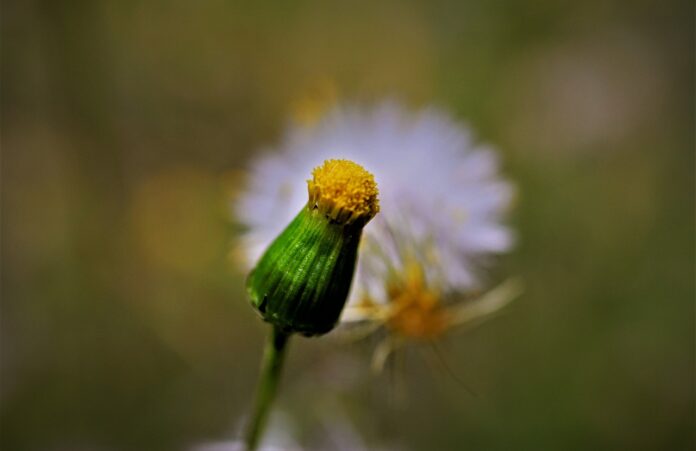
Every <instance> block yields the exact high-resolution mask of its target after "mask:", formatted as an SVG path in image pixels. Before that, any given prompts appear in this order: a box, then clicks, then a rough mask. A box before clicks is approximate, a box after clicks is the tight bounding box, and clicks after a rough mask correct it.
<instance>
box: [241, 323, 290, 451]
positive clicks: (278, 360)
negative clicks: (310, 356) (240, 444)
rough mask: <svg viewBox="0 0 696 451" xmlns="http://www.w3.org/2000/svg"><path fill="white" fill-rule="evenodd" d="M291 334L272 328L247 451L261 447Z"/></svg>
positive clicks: (249, 431)
mask: <svg viewBox="0 0 696 451" xmlns="http://www.w3.org/2000/svg"><path fill="white" fill-rule="evenodd" d="M289 339H290V334H288V333H285V332H283V331H282V330H281V329H280V328H279V327H278V326H271V333H270V334H269V335H268V339H267V341H266V347H265V349H264V351H263V362H262V364H261V374H260V381H259V386H258V388H257V391H256V402H255V404H254V411H253V413H252V415H251V421H250V422H249V424H248V426H247V430H246V435H245V443H246V449H247V451H254V450H256V448H257V447H258V445H259V441H260V439H261V432H262V431H263V429H264V427H265V425H266V421H267V419H268V413H269V411H270V407H271V404H272V403H273V398H275V394H276V392H277V391H278V383H279V381H280V375H281V372H282V371H283V362H284V361H285V354H286V350H287V345H288V341H289Z"/></svg>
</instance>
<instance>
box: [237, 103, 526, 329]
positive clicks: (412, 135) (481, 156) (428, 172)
mask: <svg viewBox="0 0 696 451" xmlns="http://www.w3.org/2000/svg"><path fill="white" fill-rule="evenodd" d="M332 158H342V159H349V160H352V161H355V162H357V163H358V164H360V165H362V166H364V167H365V168H366V169H367V170H368V171H370V172H371V173H373V174H374V175H375V179H376V180H377V183H378V186H379V192H380V207H381V212H380V214H379V215H377V217H375V219H374V220H373V221H372V222H371V223H370V224H369V225H368V226H367V227H366V228H365V230H364V236H363V245H362V249H361V252H360V255H359V258H358V266H357V269H356V276H355V280H354V282H353V288H352V290H351V295H350V298H349V302H348V305H347V307H346V310H345V311H344V315H343V316H342V320H343V321H348V320H361V319H378V318H380V319H381V320H382V321H383V322H384V323H385V324H387V325H388V324H392V325H394V318H395V316H397V317H398V316H399V313H398V312H402V311H403V310H408V308H406V307H407V306H406V304H408V305H409V306H410V305H411V304H413V303H414V302H415V303H416V304H418V305H420V304H421V303H423V302H424V299H422V298H423V296H422V295H418V296H416V295H415V294H414V293H411V294H413V295H414V296H416V298H418V301H417V302H416V301H415V300H414V299H411V300H409V301H399V302H396V301H398V299H397V298H399V297H401V298H404V293H406V292H413V291H414V290H419V291H420V292H427V293H428V296H425V297H426V298H433V299H432V301H425V304H430V303H434V305H438V306H439V305H441V304H443V305H444V303H441V302H440V301H441V300H443V299H444V298H445V297H446V296H449V295H450V294H452V293H472V292H473V291H474V290H478V289H480V288H481V280H480V270H481V268H482V266H485V264H486V263H487V260H489V259H490V257H491V256H494V255H496V254H500V253H504V252H506V251H508V250H509V249H510V248H511V246H512V244H513V236H512V233H511V231H510V229H509V228H508V227H507V226H506V225H505V224H504V222H503V221H504V216H505V213H506V210H507V209H508V206H509V204H510V202H511V199H512V195H513V189H512V186H511V185H510V183H509V182H507V181H506V180H505V179H503V178H502V177H501V176H500V173H499V164H498V156H497V154H496V152H495V151H494V150H493V149H492V148H490V147H488V146H485V145H482V144H478V143H476V142H475V141H474V138H473V136H472V133H471V131H470V129H469V128H468V127H467V126H465V125H463V124H460V123H457V122H455V121H454V120H453V119H452V118H451V117H450V116H448V115H447V114H446V113H444V112H443V111H441V110H438V109H435V108H429V109H426V110H422V111H419V112H409V111H407V110H405V109H404V108H402V107H401V106H399V105H397V104H394V103H384V104H381V105H378V106H377V107H375V108H360V107H356V106H339V107H336V108H334V109H332V110H331V111H329V112H328V113H327V114H325V115H324V116H323V117H321V118H320V119H319V120H318V121H317V122H316V123H314V124H313V125H311V126H306V125H305V126H300V125H297V124H292V125H290V127H289V128H288V130H287V132H286V134H285V136H284V139H283V141H282V144H281V145H280V146H278V147H277V148H276V149H272V150H270V151H268V152H267V153H266V154H265V155H264V156H262V157H261V158H259V159H258V160H256V161H254V162H253V163H252V165H251V168H250V175H249V180H248V184H247V186H246V189H245V191H244V192H243V193H242V194H241V195H240V196H239V197H238V198H237V200H236V202H235V204H234V213H235V217H236V219H237V220H238V221H240V222H241V223H242V224H243V225H244V226H246V231H245V232H243V234H242V236H241V242H240V244H241V250H242V254H243V257H244V260H245V262H246V264H247V265H248V268H252V267H253V265H254V264H255V263H256V261H257V260H258V258H259V257H260V256H261V255H262V253H263V252H264V250H265V249H266V247H267V246H268V245H269V244H270V243H271V242H272V241H273V240H274V239H275V237H276V236H278V234H279V233H280V232H281V231H282V230H283V228H284V227H285V226H286V225H287V224H288V223H289V222H290V221H291V220H292V219H293V217H294V216H295V215H296V214H297V212H298V211H299V210H300V209H301V208H302V207H303V206H304V205H305V204H306V203H307V185H306V183H305V181H304V180H303V179H302V178H301V177H302V176H299V174H310V173H311V172H312V168H314V167H316V166H318V165H320V164H321V163H322V162H323V161H324V160H327V159H332ZM421 294H422V293H421ZM498 294H500V293H498ZM504 294H505V296H503V298H500V296H497V298H499V299H498V301H499V302H498V304H500V303H501V299H507V298H509V294H510V293H508V292H507V291H506V292H505V293H504ZM414 296H410V298H413V297H414ZM406 297H409V296H406ZM404 302H406V304H404ZM409 303H410V304H409ZM493 304H495V303H491V301H490V300H487V305H486V308H483V310H485V311H488V310H492V309H493ZM496 305H497V304H496ZM387 307H388V308H387ZM464 307H466V308H468V309H470V310H471V308H472V307H474V305H472V304H471V303H469V302H467V303H465V305H464V306H462V308H464ZM428 308H430V307H428ZM477 308H478V309H479V310H481V309H482V307H480V306H479V307H477ZM420 310H421V311H422V309H420ZM474 310H475V309H474ZM469 313H472V312H471V311H470V312H469ZM446 316H447V317H448V318H450V319H448V320H447V321H445V322H446V323H447V324H443V325H442V326H441V327H435V326H433V324H430V326H431V328H432V327H435V329H437V330H438V331H439V330H440V329H446V328H447V327H449V326H450V325H451V324H450V322H452V321H454V320H452V318H453V317H460V316H462V315H461V314H454V313H453V312H451V311H447V315H446ZM464 316H466V314H465V315H464ZM475 316H476V315H475ZM467 318H468V317H467ZM421 319H422V318H421ZM402 320H403V321H402ZM413 321H415V322H418V321H417V320H413V319H408V320H406V319H404V318H400V319H399V321H397V322H403V323H404V324H401V325H400V326H399V325H397V327H401V328H405V329H409V328H413V330H406V331H405V332H406V333H405V334H404V335H410V336H429V335H431V334H430V333H429V332H428V331H424V330H420V329H419V327H421V326H418V325H416V324H415V323H414V324H412V325H409V324H406V323H410V322H413ZM457 321H461V320H457ZM435 322H436V323H437V322H438V321H435ZM426 329H428V327H427V325H426ZM401 332H404V330H401Z"/></svg>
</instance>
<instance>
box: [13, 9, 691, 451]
mask: <svg viewBox="0 0 696 451" xmlns="http://www.w3.org/2000/svg"><path fill="white" fill-rule="evenodd" d="M693 18H694V11H693V2H691V1H666V2H655V1H647V0H646V1H631V2H629V1H623V2H620V1H611V0H610V1H606V0H589V1H583V2H577V1H572V2H571V1H563V0H561V1H558V0H538V1H532V0H528V1H519V0H509V1H504V0H492V1H481V0H474V1H449V2H448V1H435V2H396V1H386V2H379V3H378V2H370V1H357V2H350V3H348V2H343V3H338V2H336V3H333V2H323V1H318V0H317V1H300V2H294V3H292V4H290V3H289V2H288V3H281V2H278V3H265V2H253V1H248V2H226V1H221V0H205V1H196V2H193V1H182V0H179V1H171V2H165V1H154V0H153V1H147V2H137V1H128V0H126V1H117V0H100V1H72V2H59V1H52V0H46V1H32V0H28V1H5V2H3V5H2V68H1V75H2V151H3V152H2V329H1V340H2V373H1V377H2V390H1V391H0V400H1V402H2V413H1V421H2V431H1V435H0V445H1V446H2V449H3V450H7V451H12V450H130V449H134V450H135V449H142V450H178V449H188V448H189V447H191V446H193V445H194V444H196V443H200V442H205V441H214V440H225V439H230V438H233V437H234V436H235V434H236V430H237V428H238V425H239V424H240V421H242V419H243V416H244V414H245V413H246V412H247V410H248V408H249V405H250V403H251V393H252V390H253V388H254V386H255V377H256V374H257V371H258V363H259V358H260V351H261V347H262V343H263V336H264V332H265V328H264V327H263V325H262V324H261V323H260V321H259V320H258V319H257V317H256V316H255V314H254V313H253V312H252V310H251V308H250V307H249V306H248V305H247V303H246V300H245V297H244V292H243V285H242V283H243V278H244V274H242V273H241V272H240V271H239V270H238V269H237V268H235V267H234V265H233V264H232V263H231V261H230V259H229V255H228V254H229V249H230V244H231V242H232V240H233V237H234V234H235V227H234V225H233V224H231V223H230V221H229V198H230V197H229V196H230V191H232V190H234V189H235V187H236V185H238V181H239V179H240V176H242V175H243V171H244V168H245V167H246V165H247V164H248V162H249V161H250V159H251V158H253V157H254V155H256V154H258V152H259V149H261V148H264V147H268V146H272V145H274V144H277V143H278V142H279V140H280V137H281V133H282V130H283V128H284V126H285V124H286V122H287V120H288V118H289V117H290V116H292V115H295V114H299V113H298V112H302V111H304V112H306V111H308V110H309V111H310V112H311V111H312V108H314V107H317V108H319V107H320V106H321V105H322V104H323V103H326V102H331V101H336V100H339V101H340V100H353V101H364V102H371V101H376V100H379V99H382V98H385V97H388V98H392V99H399V100H401V101H403V102H405V103H406V104H408V105H411V106H412V107H414V108H417V107H419V106H424V105H429V104H435V105H438V106H441V107H443V108H446V109H447V110H449V111H451V112H452V113H453V114H454V115H456V117H458V118H460V119H462V120H466V121H468V122H469V123H471V124H472V125H473V127H474V128H475V129H476V130H477V132H478V133H479V136H480V137H481V139H483V140H485V141H486V142H491V143H494V144H495V145H496V146H498V147H499V148H500V149H501V152H502V153H503V159H504V165H505V172H506V174H508V175H509V176H510V177H511V178H512V179H514V180H515V181H516V182H517V183H518V186H519V200H518V203H517V205H516V209H515V212H514V214H513V217H512V223H513V224H514V226H515V228H516V229H517V231H518V234H519V245H518V247H517V248H516V250H515V251H514V252H513V253H512V254H511V255H509V256H506V257H504V258H503V259H501V264H500V265H499V267H498V268H497V269H496V272H495V274H496V277H505V276H506V275H508V274H519V275H521V276H522V277H523V278H524V280H525V284H526V292H525V294H524V296H523V297H522V298H521V299H519V301H518V302H516V303H515V304H514V305H513V306H512V307H511V308H510V309H509V310H508V311H507V312H506V314H504V315H503V316H501V317H499V318H496V319H495V320H494V321H492V322H489V323H487V324H485V325H483V326H482V327H480V328H478V329H475V330H473V331H471V332H467V333H454V334H452V335H451V336H449V338H448V339H447V340H446V341H445V342H443V343H441V347H442V350H443V354H444V356H443V358H444V359H445V360H446V362H447V365H448V366H449V367H450V368H451V371H452V372H453V373H454V374H456V376H457V378H458V379H461V380H462V381H463V383H465V384H466V385H467V386H468V387H471V389H472V390H473V391H474V392H475V393H476V394H475V395H472V394H470V393H468V392H467V390H464V389H463V388H462V384H460V383H459V382H457V380H456V379H455V377H454V376H452V375H451V374H450V373H449V372H448V371H446V370H445V369H444V366H443V365H438V364H433V363H432V362H433V359H432V355H431V354H432V350H431V349H429V348H428V347H417V346H416V347H411V348H410V349H409V350H408V351H407V352H406V353H404V354H402V356H401V357H400V358H399V360H398V361H397V364H396V365H395V366H394V368H393V369H392V371H391V372H388V373H386V374H383V375H380V376H376V377H375V376H372V375H370V373H369V371H368V369H369V368H368V366H369V358H370V353H371V351H372V349H373V347H374V342H373V341H371V340H366V341H361V342H357V343H355V342H346V341H342V340H337V339H329V338H327V339H322V340H307V339H297V340H295V341H294V342H293V344H292V348H291V354H290V358H289V362H288V368H287V374H286V379H285V380H284V386H283V391H282V394H281V397H280V399H279V402H278V408H279V412H283V413H284V418H285V424H286V427H287V428H288V430H289V433H290V434H291V435H292V436H293V440H294V441H295V442H296V443H299V444H302V445H308V446H314V447H315V448H316V447H317V446H319V445H317V443H322V442H321V440H320V439H317V437H323V436H326V435H327V434H328V435H330V434H331V428H336V427H342V428H343V429H345V430H349V431H351V432H350V433H351V434H353V435H355V436H359V437H360V438H359V441H362V442H363V444H365V446H366V447H368V448H370V449H372V448H376V447H378V446H392V447H394V448H398V449H413V450H449V449H451V450H457V449H475V450H478V449H480V450H513V449H520V450H561V449H562V450H575V449H577V450H587V449H597V450H600V449H601V450H618V449H630V450H681V449H684V450H686V449H693V446H694V441H693V440H694V438H693V428H694V303H693V301H694V283H693V282H694V244H695V243H694V142H693V128H694V105H693V102H694V89H693V76H694V73H693V69H694V64H693V63H694V46H693ZM300 177H304V175H300ZM355 440H358V439H357V438H355ZM325 449H331V447H329V446H328V445H327V446H325Z"/></svg>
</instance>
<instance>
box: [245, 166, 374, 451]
mask: <svg viewBox="0 0 696 451" xmlns="http://www.w3.org/2000/svg"><path fill="white" fill-rule="evenodd" d="M307 189H308V197H309V199H308V201H307V204H306V205H305V206H304V207H303V208H302V209H301V210H300V212H299V213H298V214H297V216H296V217H295V219H294V220H293V221H292V222H291V223H290V224H289V225H288V226H287V227H286V228H285V230H283V232H281V234H280V235H278V237H277V238H276V239H275V240H274V241H273V242H272V243H271V245H270V246H269V247H268V249H266V252H265V253H264V255H263V256H262V257H261V259H260V260H259V261H258V262H257V264H256V267H255V268H254V269H253V270H252V271H251V272H250V273H249V277H247V293H248V295H249V301H250V303H251V305H252V307H254V309H256V311H257V313H258V314H259V316H261V318H263V320H264V321H266V322H267V323H269V324H271V334H270V335H269V337H268V342H267V344H266V349H265V351H264V357H263V363H262V365H261V376H260V380H259V386H258V389H257V390H258V391H257V393H256V402H255V405H254V411H253V414H252V416H251V421H250V422H249V426H248V429H247V431H246V437H245V439H246V446H247V449H248V450H250V451H253V450H255V449H256V448H257V446H258V445H259V442H260V440H261V437H262V435H263V429H264V426H265V423H266V419H267V417H268V413H269V410H270V407H271V403H272V402H273V398H274V397H275V394H276V391H277V390H278V383H279V380H280V375H281V372H282V368H283V360H284V358H285V353H286V349H287V343H288V340H289V338H290V335H291V334H293V333H299V334H302V335H304V336H307V337H312V336H319V335H323V334H325V333H327V332H329V331H330V330H331V329H333V328H334V326H335V325H336V323H337V322H338V319H339V317H340V315H341V311H342V310H343V307H344V305H345V302H346V299H347V297H348V292H349V290H350V285H351V282H352V280H353V273H354V271H355V263H356V260H357V254H358V245H359V242H360V237H361V235H362V229H363V227H364V226H365V224H367V223H368V222H369V221H370V220H371V219H372V218H373V217H374V216H375V215H376V214H377V212H378V211H379V203H378V199H377V194H378V192H377V184H376V183H375V181H374V177H373V175H372V174H370V173H369V172H367V171H366V170H365V169H364V168H362V166H360V165H358V164H356V163H353V162H352V161H348V160H327V161H325V162H324V164H323V165H322V166H320V167H317V168H315V169H314V171H313V172H312V179H310V180H308V181H307Z"/></svg>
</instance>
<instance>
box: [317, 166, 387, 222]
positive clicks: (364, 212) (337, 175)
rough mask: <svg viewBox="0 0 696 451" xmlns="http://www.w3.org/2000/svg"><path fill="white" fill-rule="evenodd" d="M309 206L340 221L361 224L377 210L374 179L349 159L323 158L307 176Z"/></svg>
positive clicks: (377, 203) (377, 202)
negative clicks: (324, 159)
mask: <svg viewBox="0 0 696 451" xmlns="http://www.w3.org/2000/svg"><path fill="white" fill-rule="evenodd" d="M307 188H308V191H309V207H310V208H316V209H318V210H319V211H320V212H321V213H323V214H325V215H326V216H327V217H329V218H330V219H331V220H333V221H335V222H338V223H340V224H352V223H354V222H356V221H360V222H362V223H363V224H365V223H367V222H368V221H369V220H370V219H372V218H373V217H374V216H375V215H376V214H377V212H378V211H379V201H378V199H377V194H378V191H377V183H376V182H375V178H374V176H373V175H372V174H370V173H369V172H367V171H366V170H365V169H364V168H363V167H362V166H360V165H359V164H356V163H353V162H352V161H349V160H326V161H324V164H322V165H321V166H318V167H316V168H314V170H313V171H312V179H311V180H307Z"/></svg>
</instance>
